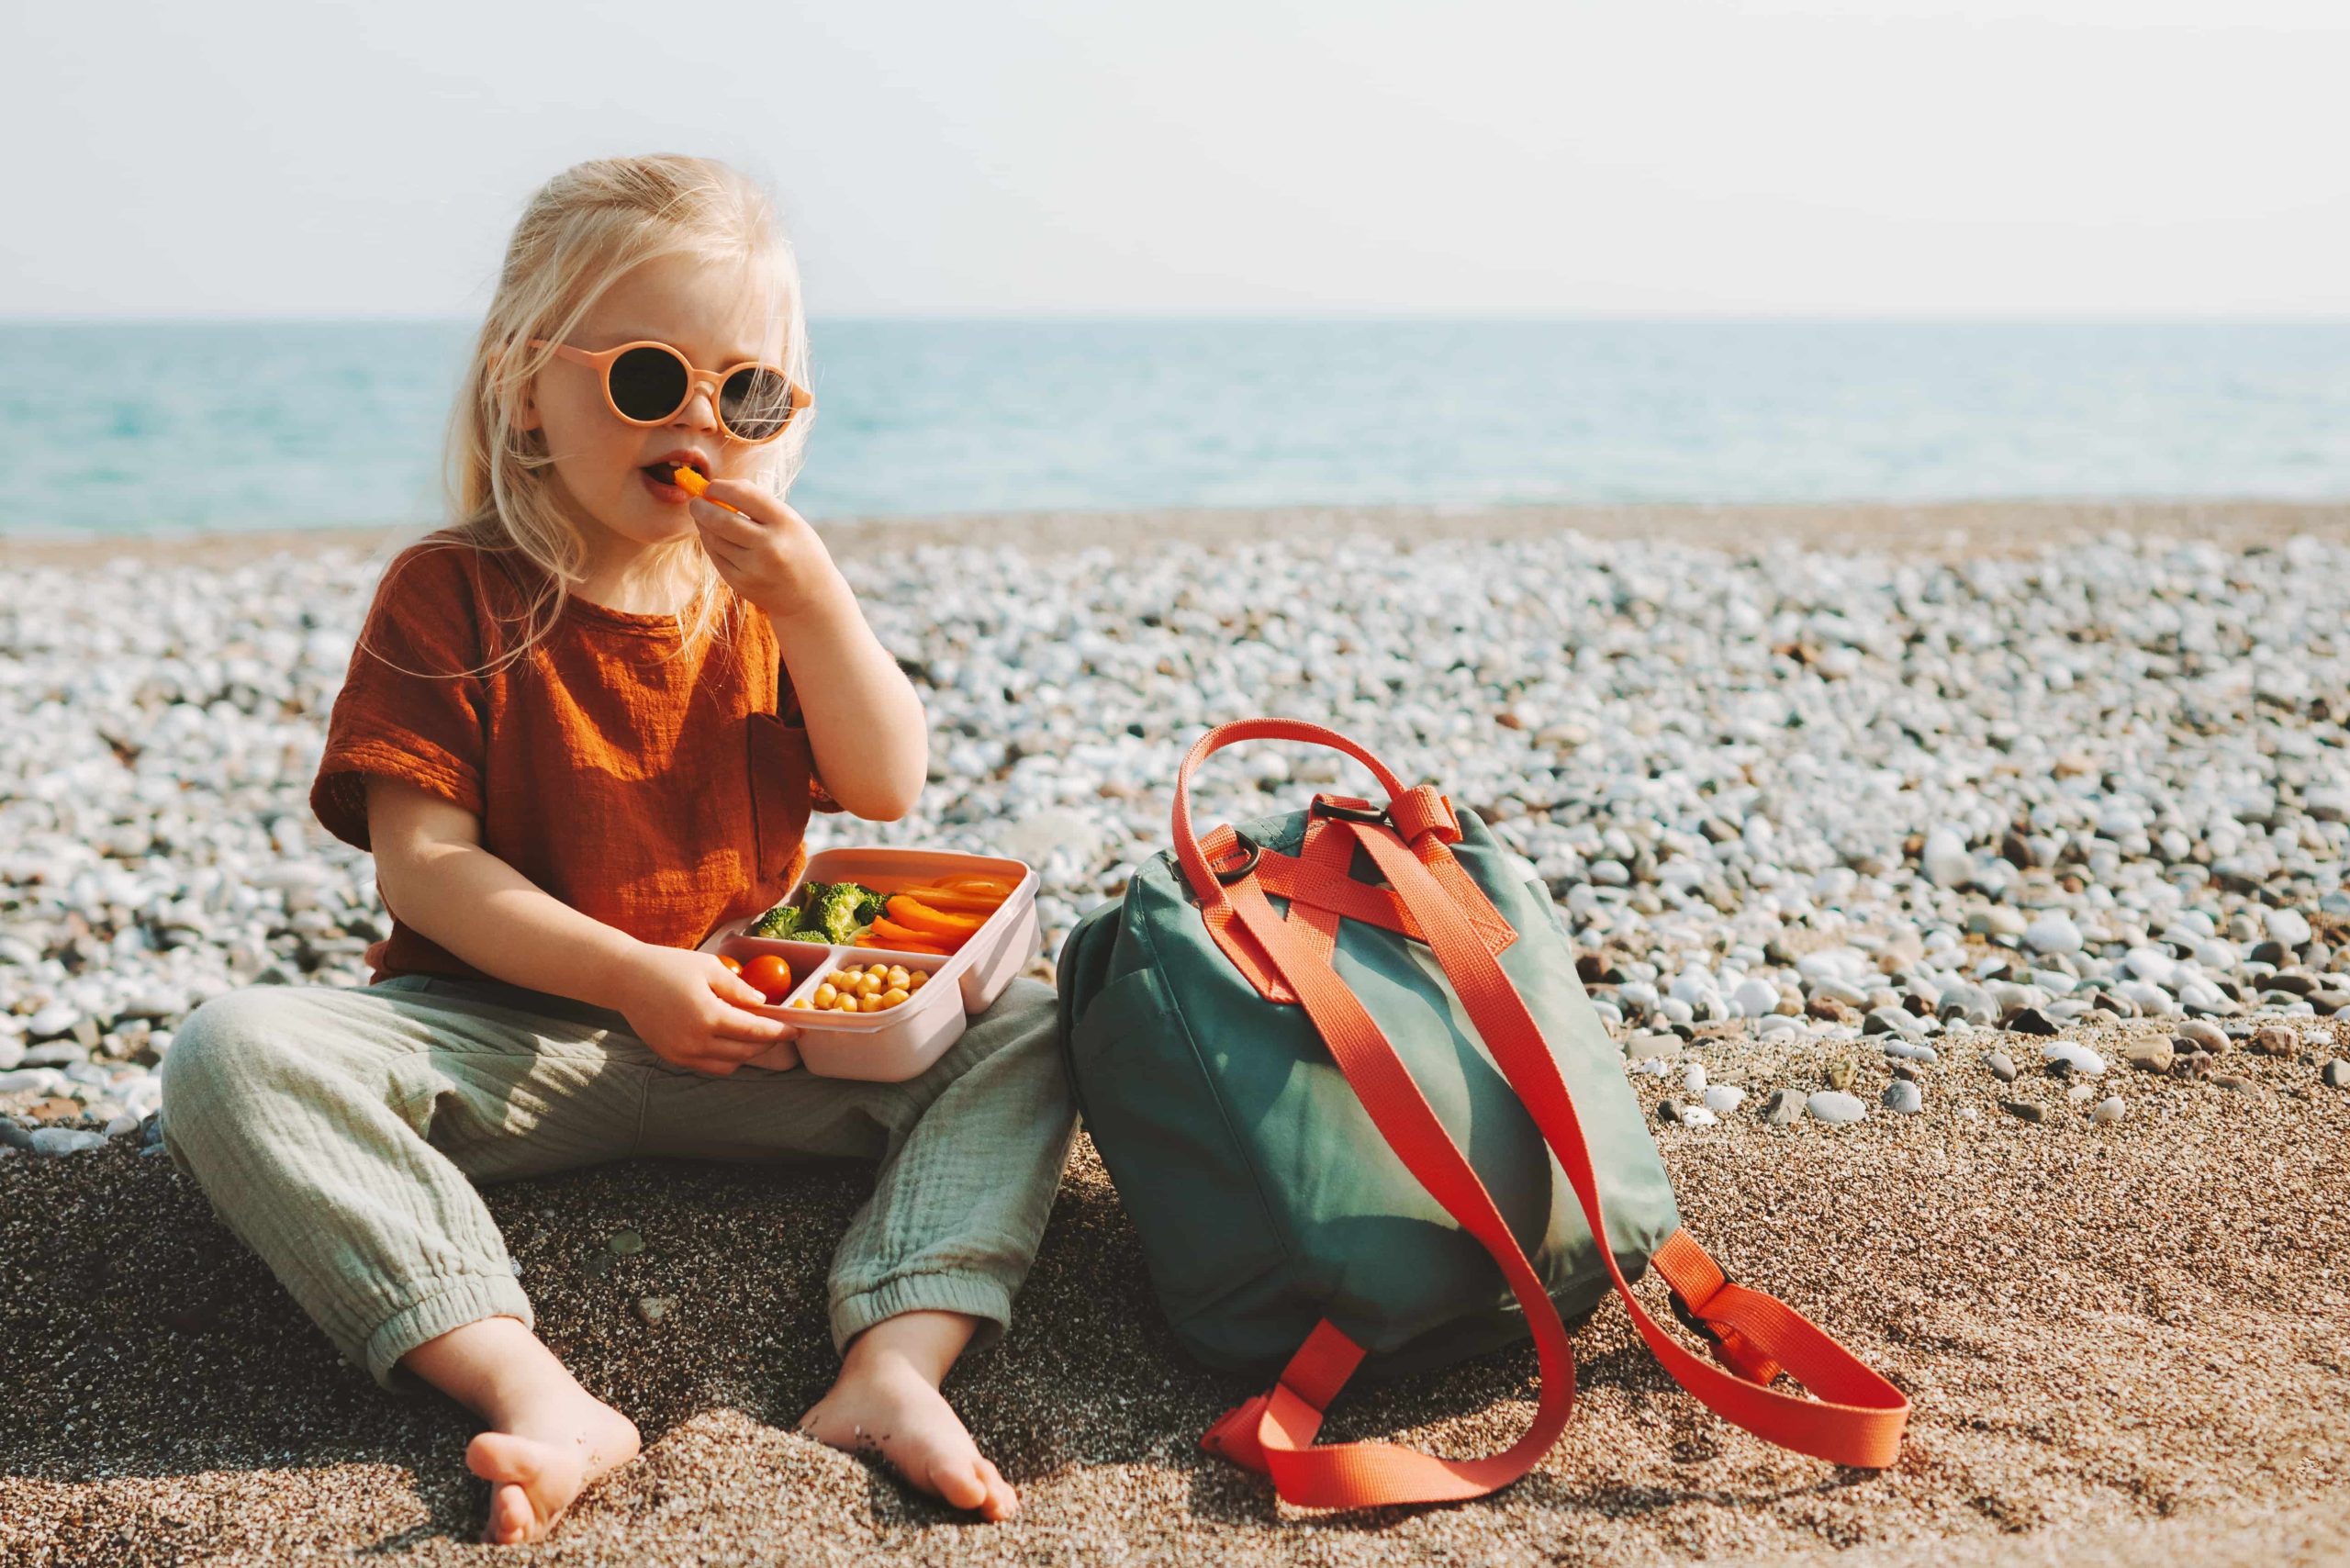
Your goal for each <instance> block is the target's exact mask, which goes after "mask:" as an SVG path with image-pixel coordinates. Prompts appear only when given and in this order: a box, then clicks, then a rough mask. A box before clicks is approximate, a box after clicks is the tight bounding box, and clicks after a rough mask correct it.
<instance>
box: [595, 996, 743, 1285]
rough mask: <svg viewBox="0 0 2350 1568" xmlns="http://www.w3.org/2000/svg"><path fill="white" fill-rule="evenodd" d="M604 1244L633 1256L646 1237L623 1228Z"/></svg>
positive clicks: (619, 1254)
mask: <svg viewBox="0 0 2350 1568" xmlns="http://www.w3.org/2000/svg"><path fill="white" fill-rule="evenodd" d="M768 994H770V995H772V994H774V993H773V992H769V993H768ZM604 1245H605V1246H607V1247H609V1248H610V1249H611V1251H612V1255H613V1256H614V1257H616V1258H631V1257H634V1256H635V1255H636V1254H637V1253H639V1252H642V1251H643V1250H644V1238H643V1237H642V1236H639V1235H638V1234H637V1233H636V1232H634V1231H632V1230H623V1231H619V1232H616V1233H614V1235H613V1237H612V1238H611V1239H610V1241H608V1242H606V1243H605V1244H604Z"/></svg>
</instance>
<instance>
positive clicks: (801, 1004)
mask: <svg viewBox="0 0 2350 1568" xmlns="http://www.w3.org/2000/svg"><path fill="white" fill-rule="evenodd" d="M790 1005H791V1006H794V1007H805V1006H807V1005H808V999H807V998H806V997H804V996H803V997H801V998H800V1000H799V1001H797V1002H792V1003H791V1004H790Z"/></svg>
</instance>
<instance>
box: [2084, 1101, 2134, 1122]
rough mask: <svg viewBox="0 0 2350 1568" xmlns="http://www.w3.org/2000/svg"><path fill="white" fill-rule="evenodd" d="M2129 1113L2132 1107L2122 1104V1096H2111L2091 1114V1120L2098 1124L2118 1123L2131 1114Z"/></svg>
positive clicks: (2101, 1102) (2099, 1102) (2099, 1103)
mask: <svg viewBox="0 0 2350 1568" xmlns="http://www.w3.org/2000/svg"><path fill="white" fill-rule="evenodd" d="M2129 1112H2130V1107H2129V1106H2127V1105H2124V1104H2123V1103H2121V1095H2119V1094H2109V1095H2108V1096H2106V1097H2105V1098H2104V1099H2102V1100H2100V1101H2098V1103H2097V1109H2095V1110H2093V1111H2091V1112H2090V1113H2089V1120H2091V1121H2093V1122H2098V1123H2110V1122H2118V1121H2120V1120H2121V1118H2122V1117H2123V1116H2125V1115H2127V1114H2129Z"/></svg>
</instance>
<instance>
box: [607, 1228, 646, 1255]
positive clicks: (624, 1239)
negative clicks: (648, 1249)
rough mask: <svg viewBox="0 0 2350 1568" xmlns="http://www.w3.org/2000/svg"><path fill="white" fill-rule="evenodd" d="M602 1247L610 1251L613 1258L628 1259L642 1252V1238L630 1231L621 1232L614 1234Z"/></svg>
mask: <svg viewBox="0 0 2350 1568" xmlns="http://www.w3.org/2000/svg"><path fill="white" fill-rule="evenodd" d="M604 1245H605V1246H607V1247H609V1248H610V1249H612V1255H613V1256H614V1257H616V1258H630V1257H633V1256H635V1255H636V1254H637V1253H639V1252H642V1251H643V1250H644V1238H643V1237H642V1236H639V1235H638V1234H637V1233H636V1232H634V1231H632V1230H623V1231H620V1232H618V1233H616V1234H615V1235H614V1236H613V1237H612V1238H611V1239H610V1241H608V1242H606V1243H605V1244H604Z"/></svg>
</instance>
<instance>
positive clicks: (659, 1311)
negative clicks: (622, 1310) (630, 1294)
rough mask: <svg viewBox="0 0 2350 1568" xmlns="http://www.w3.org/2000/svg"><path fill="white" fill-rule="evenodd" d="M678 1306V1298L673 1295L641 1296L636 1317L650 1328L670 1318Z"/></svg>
mask: <svg viewBox="0 0 2350 1568" xmlns="http://www.w3.org/2000/svg"><path fill="white" fill-rule="evenodd" d="M676 1306H677V1297H676V1296H673V1295H641V1296H639V1297H637V1298H636V1316H637V1318H638V1320H639V1321H640V1322H643V1323H644V1324H646V1325H648V1326H650V1325H653V1324H656V1323H659V1322H660V1321H661V1320H662V1319H663V1318H665V1317H666V1316H669V1314H670V1312H671V1310H672V1309H673V1308H675V1307H676Z"/></svg>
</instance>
